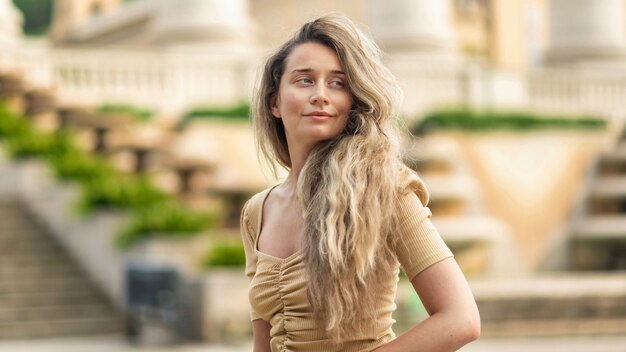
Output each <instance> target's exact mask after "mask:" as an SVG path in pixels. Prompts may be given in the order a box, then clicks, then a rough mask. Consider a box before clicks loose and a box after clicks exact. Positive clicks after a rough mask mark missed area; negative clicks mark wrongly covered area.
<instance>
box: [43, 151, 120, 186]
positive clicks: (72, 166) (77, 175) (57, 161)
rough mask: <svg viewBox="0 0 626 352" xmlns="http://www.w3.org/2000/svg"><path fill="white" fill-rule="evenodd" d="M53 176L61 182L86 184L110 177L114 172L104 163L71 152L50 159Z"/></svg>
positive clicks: (98, 159)
mask: <svg viewBox="0 0 626 352" xmlns="http://www.w3.org/2000/svg"><path fill="white" fill-rule="evenodd" d="M49 160H50V165H51V166H52V169H53V170H54V173H55V176H56V177H58V178H60V179H63V180H76V181H80V182H87V181H90V180H93V179H96V178H103V177H107V176H108V177H111V176H112V175H113V174H114V173H115V171H114V170H113V168H112V167H111V166H110V165H109V164H108V163H107V162H106V161H105V160H102V159H100V158H99V157H97V156H94V155H87V154H85V153H84V152H82V151H78V150H76V151H72V152H68V153H63V154H60V155H55V156H53V157H50V159H49Z"/></svg>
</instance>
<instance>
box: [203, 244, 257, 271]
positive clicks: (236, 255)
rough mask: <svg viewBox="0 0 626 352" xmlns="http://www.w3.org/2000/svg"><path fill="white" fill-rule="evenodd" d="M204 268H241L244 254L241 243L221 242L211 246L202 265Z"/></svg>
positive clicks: (244, 260)
mask: <svg viewBox="0 0 626 352" xmlns="http://www.w3.org/2000/svg"><path fill="white" fill-rule="evenodd" d="M202 265H203V266H204V267H209V268H214V267H243V266H245V265H246V254H245V252H244V249H243V244H242V243H241V241H221V242H218V243H215V244H214V245H213V246H211V249H210V250H209V251H208V252H207V255H206V257H205V259H204V261H203V263H202Z"/></svg>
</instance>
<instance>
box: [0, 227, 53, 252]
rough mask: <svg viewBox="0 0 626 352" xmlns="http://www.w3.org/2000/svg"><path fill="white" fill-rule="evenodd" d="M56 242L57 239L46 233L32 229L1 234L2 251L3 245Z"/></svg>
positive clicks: (0, 246)
mask: <svg viewBox="0 0 626 352" xmlns="http://www.w3.org/2000/svg"><path fill="white" fill-rule="evenodd" d="M42 242H44V243H55V241H54V240H53V239H52V238H51V237H50V236H47V235H45V234H44V233H42V232H41V230H39V231H31V232H21V233H9V234H6V233H5V234H4V235H2V234H0V251H2V249H3V247H7V248H8V247H9V246H12V245H25V246H28V245H29V244H22V243H42Z"/></svg>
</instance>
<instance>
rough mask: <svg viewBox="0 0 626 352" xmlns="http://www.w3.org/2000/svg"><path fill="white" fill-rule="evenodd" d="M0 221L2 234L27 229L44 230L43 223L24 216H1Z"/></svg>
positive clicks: (32, 230)
mask: <svg viewBox="0 0 626 352" xmlns="http://www.w3.org/2000/svg"><path fill="white" fill-rule="evenodd" d="M0 223H2V229H1V230H0V236H2V235H11V234H18V233H20V232H22V231H26V232H30V233H37V232H38V231H43V229H42V226H41V224H39V223H38V222H36V221H33V220H31V219H22V218H9V219H1V218H0Z"/></svg>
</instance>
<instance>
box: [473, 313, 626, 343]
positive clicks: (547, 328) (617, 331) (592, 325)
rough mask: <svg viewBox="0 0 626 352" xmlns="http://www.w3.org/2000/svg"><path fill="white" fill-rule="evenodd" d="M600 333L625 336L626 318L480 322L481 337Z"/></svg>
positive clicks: (588, 334)
mask: <svg viewBox="0 0 626 352" xmlns="http://www.w3.org/2000/svg"><path fill="white" fill-rule="evenodd" d="M601 335H605V336H606V335H619V336H625V335H626V318H587V319H545V320H507V321H501V322H482V323H481V337H483V338H490V337H496V338H521V337H555V336H568V337H572V336H594V337H597V336H601ZM615 351H617V350H615Z"/></svg>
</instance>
